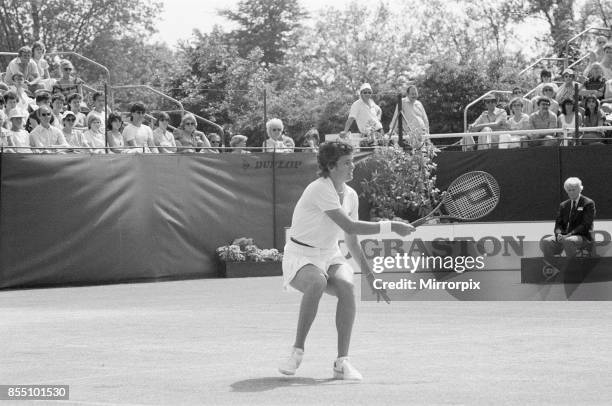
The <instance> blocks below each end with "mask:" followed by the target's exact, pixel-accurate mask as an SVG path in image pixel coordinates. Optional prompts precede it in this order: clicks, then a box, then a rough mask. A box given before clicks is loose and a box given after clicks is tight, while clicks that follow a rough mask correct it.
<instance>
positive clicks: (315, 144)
mask: <svg viewBox="0 0 612 406" xmlns="http://www.w3.org/2000/svg"><path fill="white" fill-rule="evenodd" d="M300 147H302V148H304V149H303V150H302V152H315V153H318V152H319V131H318V130H317V129H316V128H311V129H310V130H308V132H307V133H306V134H305V135H304V137H303V138H302V142H301V145H300Z"/></svg>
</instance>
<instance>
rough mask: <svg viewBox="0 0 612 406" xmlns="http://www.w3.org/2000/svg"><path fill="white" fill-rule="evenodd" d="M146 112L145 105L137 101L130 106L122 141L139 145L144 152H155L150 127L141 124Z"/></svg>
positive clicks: (131, 144)
mask: <svg viewBox="0 0 612 406" xmlns="http://www.w3.org/2000/svg"><path fill="white" fill-rule="evenodd" d="M145 114H146V108H145V105H144V104H142V103H140V102H137V103H134V104H132V106H131V107H130V122H129V123H128V125H127V126H126V127H125V128H124V129H123V134H122V135H123V142H124V144H125V145H127V146H129V147H141V148H143V150H144V152H154V153H157V152H158V151H157V147H155V142H154V141H153V131H152V130H151V127H149V126H146V125H144V124H143V122H144V118H145Z"/></svg>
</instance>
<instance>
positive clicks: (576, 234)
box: [540, 178, 595, 259]
mask: <svg viewBox="0 0 612 406" xmlns="http://www.w3.org/2000/svg"><path fill="white" fill-rule="evenodd" d="M563 188H564V189H565V192H566V193H567V195H568V197H569V199H568V200H566V201H564V202H563V203H561V205H560V206H559V212H558V213H557V220H556V222H555V235H553V236H550V237H546V238H545V239H543V240H542V241H540V249H541V250H542V253H543V254H544V258H545V259H550V258H551V257H552V256H554V255H558V254H560V253H561V252H563V250H565V255H566V256H567V257H568V258H572V257H575V256H576V251H577V250H578V249H580V248H582V247H583V246H584V245H585V244H588V243H590V242H591V238H592V237H591V233H592V231H593V218H594V217H595V202H594V201H593V200H591V199H589V198H588V197H586V196H583V195H582V194H581V192H582V189H583V187H582V181H581V180H580V179H578V178H567V180H566V181H565V183H564V184H563Z"/></svg>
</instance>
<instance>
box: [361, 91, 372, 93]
mask: <svg viewBox="0 0 612 406" xmlns="http://www.w3.org/2000/svg"><path fill="white" fill-rule="evenodd" d="M361 94H372V92H368V91H366V92H361Z"/></svg>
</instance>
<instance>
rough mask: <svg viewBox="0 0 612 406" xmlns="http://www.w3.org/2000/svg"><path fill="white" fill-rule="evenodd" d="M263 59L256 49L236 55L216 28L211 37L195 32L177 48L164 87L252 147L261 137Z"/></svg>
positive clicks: (187, 107) (189, 108)
mask: <svg viewBox="0 0 612 406" xmlns="http://www.w3.org/2000/svg"><path fill="white" fill-rule="evenodd" d="M262 59H263V54H262V52H261V50H260V49H259V48H257V49H255V50H253V51H252V52H251V53H250V54H248V55H247V56H246V58H243V57H241V56H240V55H239V52H238V49H237V47H235V46H232V45H229V44H228V39H227V36H226V34H224V33H223V32H222V31H221V30H220V29H219V27H216V28H215V29H214V30H213V32H212V33H210V34H203V33H201V32H199V31H196V32H195V38H194V40H193V41H192V42H191V43H184V44H183V45H182V49H181V51H180V53H179V58H178V60H177V61H175V66H174V71H173V72H172V73H171V74H170V76H169V77H168V80H167V81H166V85H165V89H166V91H167V93H168V94H169V95H171V96H172V97H174V98H176V99H179V100H180V101H181V102H182V103H183V104H184V106H185V108H186V109H187V110H189V111H192V112H194V113H196V114H198V115H200V116H202V117H205V118H207V119H209V120H211V121H214V122H216V123H220V124H228V125H229V128H228V130H230V132H240V133H241V134H244V135H246V136H248V137H249V145H256V143H257V142H258V139H259V138H258V137H261V135H260V134H263V98H262V94H263V88H264V83H265V81H266V79H267V77H268V74H267V73H266V70H265V69H264V68H263V66H262V63H261V62H262ZM262 141H263V139H262ZM259 145H261V142H260V143H259Z"/></svg>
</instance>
